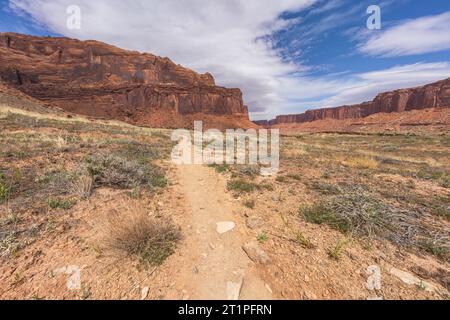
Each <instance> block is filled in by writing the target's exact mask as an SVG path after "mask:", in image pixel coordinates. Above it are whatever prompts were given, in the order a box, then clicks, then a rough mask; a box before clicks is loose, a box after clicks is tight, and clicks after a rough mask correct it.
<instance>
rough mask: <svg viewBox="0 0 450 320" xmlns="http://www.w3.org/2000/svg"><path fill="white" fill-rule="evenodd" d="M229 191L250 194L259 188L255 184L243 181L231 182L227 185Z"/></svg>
mask: <svg viewBox="0 0 450 320" xmlns="http://www.w3.org/2000/svg"><path fill="white" fill-rule="evenodd" d="M227 188H228V190H229V191H236V192H246V193H250V192H253V191H255V190H256V189H257V188H258V186H257V185H256V184H254V183H251V182H247V181H245V180H243V179H237V180H231V181H229V182H228V184H227Z"/></svg>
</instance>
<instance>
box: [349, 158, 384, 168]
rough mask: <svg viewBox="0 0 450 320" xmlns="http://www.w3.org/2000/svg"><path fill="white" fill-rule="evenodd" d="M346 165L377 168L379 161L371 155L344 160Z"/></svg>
mask: <svg viewBox="0 0 450 320" xmlns="http://www.w3.org/2000/svg"><path fill="white" fill-rule="evenodd" d="M344 164H345V165H346V166H349V167H351V168H357V169H376V168H378V161H377V160H375V159H373V158H369V157H357V158H351V159H347V160H346V161H344Z"/></svg>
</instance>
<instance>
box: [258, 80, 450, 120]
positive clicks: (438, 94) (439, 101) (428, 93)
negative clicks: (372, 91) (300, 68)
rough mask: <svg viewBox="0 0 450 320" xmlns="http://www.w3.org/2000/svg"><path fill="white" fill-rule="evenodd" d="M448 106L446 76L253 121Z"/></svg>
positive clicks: (340, 116) (449, 87)
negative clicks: (365, 97)
mask: <svg viewBox="0 0 450 320" xmlns="http://www.w3.org/2000/svg"><path fill="white" fill-rule="evenodd" d="M441 107H450V78H448V79H446V80H442V81H439V82H436V83H432V84H429V85H426V86H422V87H417V88H411V89H401V90H396V91H391V92H386V93H382V94H379V95H378V96H377V97H376V98H375V99H374V100H373V101H371V102H364V103H362V104H357V105H352V106H341V107H337V108H326V109H317V110H309V111H306V112H305V113H302V114H293V115H282V116H278V117H277V118H276V119H274V120H270V121H255V123H256V124H258V125H261V126H274V125H279V124H288V123H305V122H312V121H317V120H324V119H335V120H344V119H359V118H365V117H368V116H370V115H373V114H376V113H392V112H403V111H411V110H422V109H428V108H441Z"/></svg>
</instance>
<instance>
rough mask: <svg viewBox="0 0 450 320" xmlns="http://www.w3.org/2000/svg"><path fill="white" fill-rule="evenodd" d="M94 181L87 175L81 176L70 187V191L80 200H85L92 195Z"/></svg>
mask: <svg viewBox="0 0 450 320" xmlns="http://www.w3.org/2000/svg"><path fill="white" fill-rule="evenodd" d="M93 186H94V179H93V178H92V177H91V176H90V175H87V174H83V175H81V176H80V177H79V178H78V179H77V180H76V181H75V182H74V183H73V185H72V191H73V193H74V194H76V195H78V196H79V197H80V198H82V199H87V198H89V197H90V196H91V194H92V189H93Z"/></svg>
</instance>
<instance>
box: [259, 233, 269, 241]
mask: <svg viewBox="0 0 450 320" xmlns="http://www.w3.org/2000/svg"><path fill="white" fill-rule="evenodd" d="M257 240H258V242H260V243H266V242H267V241H268V240H269V236H268V235H267V233H265V232H262V233H260V234H259V235H258V237H257Z"/></svg>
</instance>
